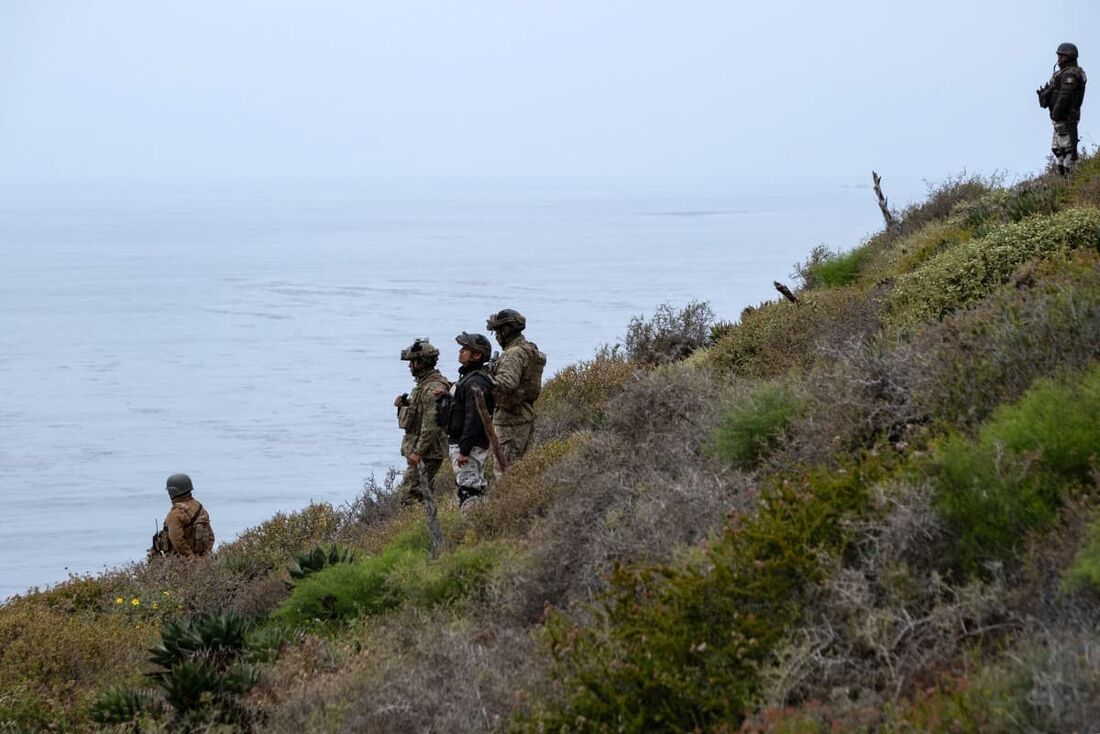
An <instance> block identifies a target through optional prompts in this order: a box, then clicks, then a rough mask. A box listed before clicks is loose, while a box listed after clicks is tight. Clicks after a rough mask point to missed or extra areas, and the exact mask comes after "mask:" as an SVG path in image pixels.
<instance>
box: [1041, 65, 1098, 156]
mask: <svg viewBox="0 0 1100 734" xmlns="http://www.w3.org/2000/svg"><path fill="white" fill-rule="evenodd" d="M1057 54H1058V67H1057V69H1056V70H1055V72H1054V76H1052V77H1051V78H1050V81H1049V82H1047V84H1046V86H1044V87H1043V88H1042V89H1040V90H1039V106H1040V107H1043V108H1044V109H1049V110H1050V120H1051V122H1052V123H1053V124H1054V138H1053V142H1052V143H1051V146H1050V150H1051V152H1052V153H1053V154H1054V161H1055V163H1056V164H1057V166H1058V173H1060V174H1062V175H1063V176H1064V175H1066V173H1067V172H1069V171H1070V170H1071V169H1072V168H1073V166H1074V165H1076V163H1077V123H1078V122H1080V120H1081V103H1082V102H1084V100H1085V84H1086V83H1087V82H1088V77H1087V76H1085V70H1084V69H1082V68H1081V67H1080V66H1078V64H1077V47H1076V46H1075V45H1073V44H1072V43H1063V44H1062V45H1060V46H1059V47H1058V52H1057Z"/></svg>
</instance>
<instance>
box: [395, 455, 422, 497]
mask: <svg viewBox="0 0 1100 734" xmlns="http://www.w3.org/2000/svg"><path fill="white" fill-rule="evenodd" d="M397 496H398V497H400V498H401V504H403V505H411V504H415V503H417V502H423V501H424V495H423V494H422V493H421V492H420V472H419V471H418V470H417V468H416V467H415V466H413V465H412V464H406V466H405V473H404V475H403V476H402V477H401V484H400V485H399V486H398V488H397Z"/></svg>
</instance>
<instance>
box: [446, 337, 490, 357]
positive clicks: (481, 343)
mask: <svg viewBox="0 0 1100 734" xmlns="http://www.w3.org/2000/svg"><path fill="white" fill-rule="evenodd" d="M455 341H456V342H458V343H459V344H461V345H462V346H464V347H469V348H470V349H472V350H474V351H475V352H480V353H481V355H482V356H484V357H488V356H489V355H491V354H492V353H493V345H492V344H490V343H489V338H488V337H486V336H485V335H484V334H467V333H466V332H465V331H464V332H462V333H461V334H459V335H458V336H456V337H455Z"/></svg>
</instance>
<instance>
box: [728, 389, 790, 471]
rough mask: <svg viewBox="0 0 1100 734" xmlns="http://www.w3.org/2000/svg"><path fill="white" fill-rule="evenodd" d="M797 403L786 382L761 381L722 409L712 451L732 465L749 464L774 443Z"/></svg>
mask: <svg viewBox="0 0 1100 734" xmlns="http://www.w3.org/2000/svg"><path fill="white" fill-rule="evenodd" d="M801 407H802V403H801V401H800V400H799V399H798V397H797V396H796V395H795V394H794V392H793V391H792V390H791V389H790V388H789V387H787V386H786V385H782V384H765V385H762V386H761V387H760V388H758V389H757V390H756V391H755V392H753V393H751V394H750V395H747V396H745V397H743V398H742V399H740V400H738V401H736V402H734V403H733V404H732V405H731V406H730V407H729V408H728V409H727V410H726V413H725V415H724V416H723V418H722V423H721V425H719V427H718V430H716V431H715V432H714V439H713V450H714V453H715V455H716V456H717V457H718V458H719V459H721V460H722V461H725V462H727V463H729V464H731V465H733V466H735V467H739V468H742V469H750V468H752V467H753V466H755V465H756V464H757V462H759V460H760V459H761V457H763V456H764V455H765V454H766V453H767V452H768V451H769V450H770V449H771V448H772V447H773V446H774V445H775V443H776V441H777V440H778V439H779V437H780V435H781V434H782V433H783V431H784V430H785V429H786V428H787V426H789V425H790V424H791V421H792V420H793V419H794V418H795V417H796V416H797V415H798V412H799V410H800V409H801Z"/></svg>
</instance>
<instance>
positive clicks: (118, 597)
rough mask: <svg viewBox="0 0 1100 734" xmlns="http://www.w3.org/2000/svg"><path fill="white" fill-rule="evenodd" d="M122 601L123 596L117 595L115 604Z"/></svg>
mask: <svg viewBox="0 0 1100 734" xmlns="http://www.w3.org/2000/svg"><path fill="white" fill-rule="evenodd" d="M121 603H122V597H121V596H116V597H115V604H121Z"/></svg>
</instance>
